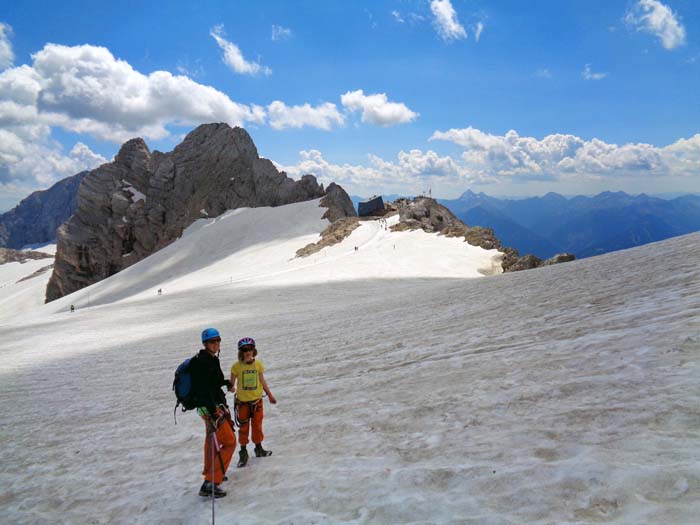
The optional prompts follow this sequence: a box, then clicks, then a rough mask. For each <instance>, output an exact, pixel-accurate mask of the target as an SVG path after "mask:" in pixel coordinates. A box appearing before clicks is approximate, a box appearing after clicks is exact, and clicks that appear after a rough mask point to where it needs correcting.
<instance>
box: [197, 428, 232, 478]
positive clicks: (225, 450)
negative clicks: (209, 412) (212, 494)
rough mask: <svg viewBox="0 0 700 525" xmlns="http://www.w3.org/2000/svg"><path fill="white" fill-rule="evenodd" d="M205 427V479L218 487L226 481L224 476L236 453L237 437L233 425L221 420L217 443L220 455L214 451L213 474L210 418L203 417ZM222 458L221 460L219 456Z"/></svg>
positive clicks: (217, 431)
mask: <svg viewBox="0 0 700 525" xmlns="http://www.w3.org/2000/svg"><path fill="white" fill-rule="evenodd" d="M202 419H203V420H204V426H205V428H206V434H205V437H204V471H203V472H202V474H204V479H205V480H207V481H213V482H214V483H216V484H217V485H218V484H219V483H221V482H222V481H223V480H224V474H226V470H227V469H228V465H229V463H231V457H232V456H233V453H234V452H235V451H236V435H235V434H234V433H233V425H232V424H231V423H230V422H229V421H227V420H225V419H223V418H222V419H221V422H220V423H219V428H218V429H217V430H216V434H215V436H216V441H217V443H218V448H219V450H218V453H217V450H216V449H214V465H213V467H214V468H213V473H212V457H211V451H212V442H213V441H214V440H213V439H212V434H210V433H209V431H210V430H211V423H209V420H208V418H205V417H203V418H202ZM219 455H220V456H221V459H219V457H218V456H219ZM222 463H223V464H224V469H223V470H221V464H222Z"/></svg>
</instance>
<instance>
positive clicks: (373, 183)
mask: <svg viewBox="0 0 700 525" xmlns="http://www.w3.org/2000/svg"><path fill="white" fill-rule="evenodd" d="M299 156H300V161H299V163H298V164H295V165H292V166H283V165H279V164H278V167H279V168H280V169H282V170H284V171H286V172H287V173H288V174H289V175H290V176H292V177H296V178H298V177H301V176H302V175H305V174H307V173H310V174H312V175H315V176H316V177H317V178H318V180H319V181H320V182H322V183H324V184H328V183H330V182H336V183H339V184H341V185H342V186H343V187H344V188H346V189H347V190H348V191H351V192H352V191H356V192H358V193H367V192H375V193H381V192H383V191H391V190H392V189H393V190H395V191H397V192H409V193H420V192H422V191H424V190H425V189H426V186H428V187H430V185H431V184H440V186H441V187H445V186H446V185H454V186H455V187H457V188H459V189H461V188H463V187H464V185H466V184H472V183H476V182H484V180H482V179H480V178H478V177H477V178H472V177H471V176H470V174H469V173H468V172H467V171H466V170H465V169H464V167H463V166H461V165H460V164H459V162H457V161H455V160H454V159H453V158H451V157H449V156H446V157H441V156H440V155H438V154H437V153H435V152H434V151H430V150H429V151H422V150H418V149H414V150H410V151H400V152H399V154H398V155H397V157H396V159H395V160H393V161H387V160H384V159H382V158H380V157H378V156H376V155H368V156H367V163H366V164H364V165H363V164H347V163H346V164H334V163H332V162H329V161H328V160H326V158H325V157H324V156H323V154H322V153H321V152H320V151H318V150H309V151H300V152H299Z"/></svg>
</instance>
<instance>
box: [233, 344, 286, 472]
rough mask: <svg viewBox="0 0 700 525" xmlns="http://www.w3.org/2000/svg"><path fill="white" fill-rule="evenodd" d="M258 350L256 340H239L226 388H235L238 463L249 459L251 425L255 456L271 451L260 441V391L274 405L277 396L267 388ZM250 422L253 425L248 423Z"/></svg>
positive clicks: (268, 454) (261, 417) (244, 462)
mask: <svg viewBox="0 0 700 525" xmlns="http://www.w3.org/2000/svg"><path fill="white" fill-rule="evenodd" d="M257 355H258V350H257V349H256V347H255V340H254V339H252V338H250V337H244V338H243V339H241V340H240V341H238V361H237V362H236V363H234V364H233V366H232V367H231V386H230V388H229V390H230V391H231V392H236V404H235V410H236V418H237V420H238V422H239V425H240V429H239V430H238V441H239V443H240V444H241V450H240V452H239V462H238V466H239V467H245V465H246V464H247V463H248V450H247V449H246V445H247V444H248V434H249V432H250V428H251V426H252V434H253V443H254V444H255V456H256V457H266V456H270V455H272V452H270V451H269V450H265V449H264V448H263V446H262V441H263V439H264V438H265V436H264V435H263V429H262V424H263V400H262V394H263V391H265V393H266V394H267V398H268V399H269V400H270V403H272V404H273V405H274V404H276V403H277V399H275V396H273V395H272V392H270V388H269V387H268V386H267V382H266V381H265V376H264V375H263V372H264V371H265V367H264V366H263V364H262V361H260V360H259V359H257V360H256V359H255V358H256V356H257ZM236 385H238V391H236ZM251 422H252V425H251Z"/></svg>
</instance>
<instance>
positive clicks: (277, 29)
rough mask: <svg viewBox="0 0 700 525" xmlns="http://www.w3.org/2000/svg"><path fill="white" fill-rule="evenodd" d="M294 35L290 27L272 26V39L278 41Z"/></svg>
mask: <svg viewBox="0 0 700 525" xmlns="http://www.w3.org/2000/svg"><path fill="white" fill-rule="evenodd" d="M291 37H292V30H291V29H289V28H288V27H282V26H276V25H274V24H273V26H272V41H273V42H277V41H278V40H287V39H288V38H291Z"/></svg>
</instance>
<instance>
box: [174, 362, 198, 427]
mask: <svg viewBox="0 0 700 525" xmlns="http://www.w3.org/2000/svg"><path fill="white" fill-rule="evenodd" d="M196 358H197V356H196V355H195V356H194V357H190V358H189V359H185V360H184V361H183V362H182V363H180V366H178V367H177V369H176V370H175V379H174V380H173V391H174V392H175V397H176V398H177V402H176V403H175V410H173V416H175V413H176V412H177V407H178V406H182V411H183V412H185V411H186V410H193V409H195V408H197V407H198V406H199V404H198V400H197V396H196V395H195V389H194V388H193V386H194V385H193V384H192V374H191V373H190V363H192V360H193V359H196ZM175 424H177V418H176V419H175Z"/></svg>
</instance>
